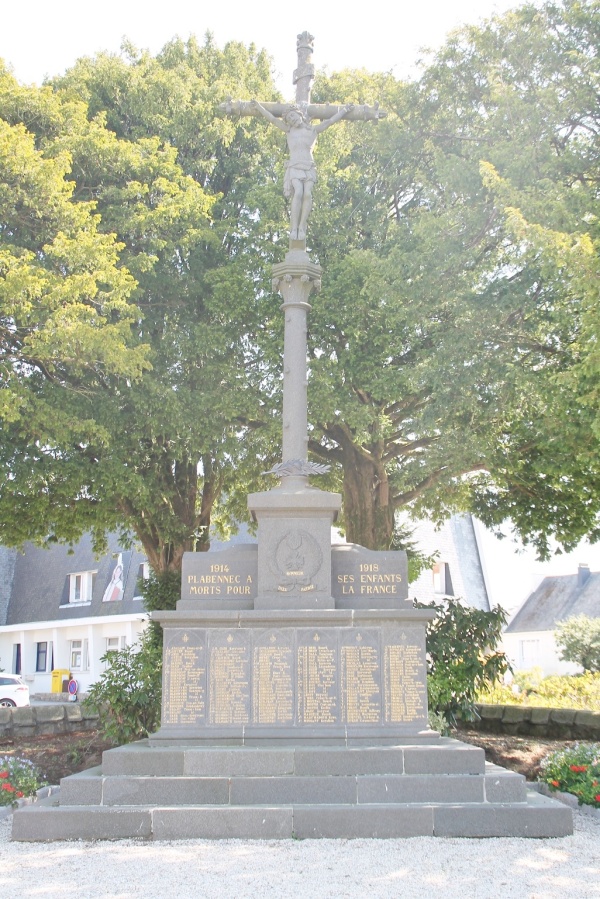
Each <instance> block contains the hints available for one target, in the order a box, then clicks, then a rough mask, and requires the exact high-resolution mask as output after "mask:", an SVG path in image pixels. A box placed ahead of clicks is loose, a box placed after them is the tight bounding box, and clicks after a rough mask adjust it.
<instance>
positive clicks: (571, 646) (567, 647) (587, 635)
mask: <svg viewBox="0 0 600 899" xmlns="http://www.w3.org/2000/svg"><path fill="white" fill-rule="evenodd" d="M554 640H555V642H556V645H557V647H558V648H559V649H560V658H561V659H562V660H563V661H564V662H574V663H575V664H576V665H581V667H582V668H583V670H584V671H592V672H599V671H600V618H590V617H589V616H588V615H573V616H572V617H571V618H567V619H566V621H561V623H560V624H559V625H558V627H557V628H556V630H555V632H554Z"/></svg>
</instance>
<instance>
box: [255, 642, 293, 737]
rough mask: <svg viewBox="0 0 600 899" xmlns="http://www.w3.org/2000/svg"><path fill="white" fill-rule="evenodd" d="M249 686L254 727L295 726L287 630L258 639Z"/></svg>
mask: <svg viewBox="0 0 600 899" xmlns="http://www.w3.org/2000/svg"><path fill="white" fill-rule="evenodd" d="M252 686H253V691H252V697H253V711H254V714H253V720H254V721H255V723H256V724H293V723H294V648H293V641H292V635H291V633H290V632H289V631H288V632H286V631H270V632H267V633H266V634H265V635H264V636H261V637H257V639H256V642H255V646H254V664H253V669H252Z"/></svg>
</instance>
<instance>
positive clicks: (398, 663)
mask: <svg viewBox="0 0 600 899" xmlns="http://www.w3.org/2000/svg"><path fill="white" fill-rule="evenodd" d="M383 675H384V692H385V702H384V706H385V721H386V723H389V724H404V723H410V722H414V721H418V720H419V719H424V718H426V716H427V686H426V671H425V647H424V645H423V641H422V640H420V639H419V637H418V634H417V633H416V632H415V631H413V630H411V629H409V628H406V629H403V630H402V631H400V632H396V633H394V634H393V635H388V636H387V639H386V645H385V646H384V658H383Z"/></svg>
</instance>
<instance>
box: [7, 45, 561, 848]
mask: <svg viewBox="0 0 600 899" xmlns="http://www.w3.org/2000/svg"><path fill="white" fill-rule="evenodd" d="M312 42H313V38H312V36H311V35H310V34H308V32H304V33H302V34H300V35H299V36H298V47H297V49H298V65H297V69H296V71H295V72H294V83H295V85H296V98H295V102H294V103H293V104H280V103H265V104H261V103H258V102H257V101H256V100H247V101H245V100H238V101H233V100H232V101H229V102H227V103H226V104H223V108H222V109H221V112H222V114H224V115H234V116H248V115H249V116H257V117H260V118H262V119H265V120H266V122H267V123H269V125H273V126H274V127H277V128H278V129H280V130H281V131H283V132H284V133H285V134H286V140H287V145H288V150H289V159H288V161H287V164H286V172H285V181H284V192H285V194H286V196H287V197H288V198H289V201H290V243H289V250H288V252H287V253H286V255H285V258H284V261H283V262H281V263H279V264H277V265H275V266H274V267H273V288H274V290H276V291H278V292H279V293H280V294H281V296H282V299H283V303H282V307H281V308H282V312H283V315H284V322H285V325H284V359H283V442H282V446H283V452H282V462H281V463H280V464H278V465H276V466H274V468H273V469H272V470H271V472H270V474H271V475H276V476H277V477H278V478H279V481H280V483H279V486H276V487H274V488H273V489H270V490H265V491H263V492H260V493H253V494H251V495H250V496H249V497H248V507H249V510H250V513H251V514H252V516H253V518H254V519H255V520H256V522H257V524H258V542H257V543H255V544H245V545H236V546H232V547H231V548H229V549H225V550H223V551H220V552H211V553H186V555H185V557H184V561H183V571H182V589H181V599H180V601H179V602H178V604H177V609H176V611H171V612H158V613H154V615H153V619H154V620H156V621H158V622H159V623H160V624H161V625H162V627H163V630H164V651H163V700H162V721H161V727H160V729H159V730H158V732H157V733H156V734H154V735H153V736H151V737H150V738H149V739H148V740H145V741H141V742H139V743H134V744H131V745H128V746H123V747H120V748H118V749H113V750H109V751H108V752H105V753H104V756H103V763H102V766H101V767H99V768H97V769H92V770H90V771H86V772H84V773H82V774H78V775H74V776H72V777H68V778H65V779H64V780H63V781H62V783H61V790H60V794H59V800H58V804H56V805H50V804H49V805H47V806H44V805H39V806H37V807H30V808H28V809H22V810H20V811H18V812H16V813H15V817H14V825H13V839H17V840H48V839H55V840H56V839H118V838H122V837H138V838H145V839H156V840H161V839H164V840H172V839H191V838H215V839H218V838H231V837H237V838H246V839H248V838H256V839H273V838H291V837H292V836H295V837H297V838H315V837H345V838H349V837H409V836H449V837H450V836H451V837H457V836H472V837H485V836H490V837H492V836H523V837H526V836H529V837H547V836H563V835H565V834H568V833H571V831H572V815H571V811H570V810H569V809H567V808H566V807H564V806H562V805H560V804H559V803H558V802H555V801H554V800H551V799H547V798H545V797H542V796H539V795H538V794H536V793H532V792H528V791H527V789H526V784H525V781H524V778H523V777H521V776H520V775H518V774H514V773H512V772H509V771H506V770H504V769H501V768H498V767H497V766H494V765H489V764H488V765H486V763H485V760H484V753H483V750H482V749H479V748H477V747H474V746H470V745H467V744H464V743H461V742H459V741H457V740H454V739H450V738H446V737H441V736H440V735H439V734H438V733H436V732H434V731H432V730H431V729H430V728H429V725H428V714H427V687H426V654H425V653H426V649H425V632H426V626H427V623H428V621H429V620H431V619H432V618H433V617H434V613H433V612H432V611H429V610H427V609H414V608H413V606H412V603H411V602H410V601H409V599H408V584H407V563H406V555H405V553H403V552H373V551H370V550H367V549H365V548H364V547H361V546H357V545H352V544H341V543H340V544H338V545H333V546H332V544H331V531H332V524H333V523H334V522H335V519H336V516H337V514H338V512H339V509H340V505H341V497H340V495H339V494H337V493H328V492H325V491H322V490H320V489H318V488H317V487H315V486H311V484H309V478H311V477H314V476H315V475H318V474H319V473H320V472H321V471H322V467H321V466H318V465H315V464H314V463H312V462H310V461H309V460H308V455H307V444H308V437H307V434H308V422H307V362H306V359H307V344H306V341H307V338H306V333H307V315H308V313H309V311H310V309H311V306H310V302H309V301H310V300H311V299H312V297H313V295H315V294H317V293H318V291H319V287H320V284H321V277H322V271H321V268H320V267H319V265H317V264H315V263H314V262H312V261H311V259H310V257H309V254H308V252H307V249H306V233H307V226H308V222H309V215H310V210H311V205H312V190H313V186H314V184H315V182H316V178H317V174H316V170H315V163H314V159H313V155H312V148H313V146H314V144H315V141H316V140H317V137H318V134H319V133H320V132H322V131H323V130H325V129H326V128H329V127H332V126H335V124H336V123H337V122H339V121H340V120H342V119H344V118H346V119H352V120H360V121H366V122H369V121H376V120H377V119H378V118H379V117H381V116H382V115H384V113H383V112H382V111H381V110H379V108H378V107H368V106H359V107H354V106H331V105H323V106H321V105H315V104H312V103H311V101H310V89H311V83H312V80H313V76H314V67H313V65H312V62H311V56H312ZM315 121H316V122H318V124H316V125H315V124H313V122H315Z"/></svg>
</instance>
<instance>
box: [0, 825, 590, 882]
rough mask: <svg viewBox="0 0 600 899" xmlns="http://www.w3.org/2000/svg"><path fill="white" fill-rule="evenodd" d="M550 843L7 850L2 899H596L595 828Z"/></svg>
mask: <svg viewBox="0 0 600 899" xmlns="http://www.w3.org/2000/svg"><path fill="white" fill-rule="evenodd" d="M574 821H575V833H574V834H573V836H571V837H563V838H561V839H556V840H523V839H505V838H502V839H488V840H459V839H434V838H431V837H419V838H416V839H410V840H305V841H302V842H295V841H293V840H289V841H288V840H285V841H284V840H281V841H245V840H223V841H216V842H210V841H206V840H185V841H181V842H163V843H158V842H157V843H141V842H135V841H133V840H121V841H118V842H115V843H84V842H78V843H64V842H63V843H42V844H40V843H11V842H10V827H11V819H10V818H8V819H5V820H4V821H0V899H15V897H17V899H27V897H33V899H37V897H41V899H64V897H65V896H69V897H70V899H96V897H98V899H100V897H101V899H130V897H133V896H144V897H145V899H170V897H177V899H188V897H190V899H192V897H193V899H213V897H214V899H217V897H218V899H223V897H227V899H246V897H248V899H262V897H281V896H286V897H288V896H307V897H310V899H337V897H361V899H363V897H365V896H368V897H369V899H390V897H396V896H397V897H401V899H412V897H415V899H416V897H418V899H423V897H426V899H438V897H439V899H441V897H444V899H498V897H501V899H513V897H514V899H565V897H570V899H587V897H600V820H598V819H596V818H588V817H586V816H584V815H582V814H580V813H579V812H578V811H576V812H575V813H574Z"/></svg>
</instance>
